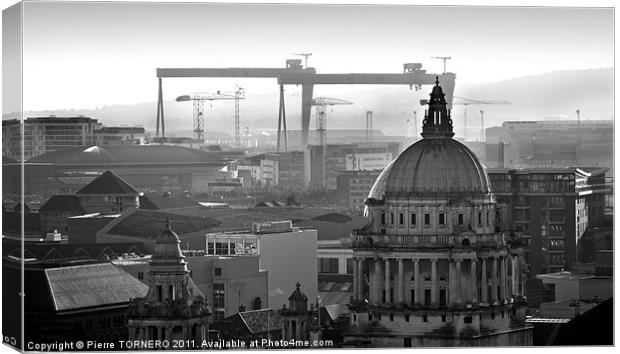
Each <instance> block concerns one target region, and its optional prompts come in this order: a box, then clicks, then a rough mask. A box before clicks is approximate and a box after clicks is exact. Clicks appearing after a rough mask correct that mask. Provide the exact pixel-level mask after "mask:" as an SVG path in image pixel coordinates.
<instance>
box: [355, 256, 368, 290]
mask: <svg viewBox="0 0 620 354" xmlns="http://www.w3.org/2000/svg"><path fill="white" fill-rule="evenodd" d="M356 266H357V291H358V295H357V299H358V300H364V285H366V284H365V283H366V282H365V281H364V259H358V260H357V264H356Z"/></svg>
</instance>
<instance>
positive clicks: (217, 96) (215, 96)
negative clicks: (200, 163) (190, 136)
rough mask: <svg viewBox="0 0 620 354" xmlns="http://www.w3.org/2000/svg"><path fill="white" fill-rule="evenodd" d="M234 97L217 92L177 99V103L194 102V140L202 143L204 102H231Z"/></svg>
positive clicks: (184, 96)
mask: <svg viewBox="0 0 620 354" xmlns="http://www.w3.org/2000/svg"><path fill="white" fill-rule="evenodd" d="M233 99H235V97H234V96H231V95H226V94H221V93H220V92H219V91H218V92H217V93H207V92H196V93H193V94H191V95H182V96H179V97H177V99H176V101H177V102H186V101H193V102H194V113H193V123H194V124H193V125H194V140H195V141H196V142H198V143H204V121H205V114H204V107H205V101H215V100H233Z"/></svg>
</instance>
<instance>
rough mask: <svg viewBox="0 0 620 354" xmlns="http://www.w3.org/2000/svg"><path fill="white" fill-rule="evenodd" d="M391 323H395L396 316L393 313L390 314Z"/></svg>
mask: <svg viewBox="0 0 620 354" xmlns="http://www.w3.org/2000/svg"><path fill="white" fill-rule="evenodd" d="M390 321H392V322H393V321H394V314H393V313H391V314H390Z"/></svg>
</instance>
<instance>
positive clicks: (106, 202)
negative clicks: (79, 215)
mask: <svg viewBox="0 0 620 354" xmlns="http://www.w3.org/2000/svg"><path fill="white" fill-rule="evenodd" d="M79 198H80V204H82V206H83V207H84V209H86V211H87V212H88V213H122V212H124V211H126V210H127V209H130V208H137V207H138V206H139V205H140V202H139V198H138V196H137V195H135V196H134V195H130V196H129V195H113V194H109V195H80V196H79Z"/></svg>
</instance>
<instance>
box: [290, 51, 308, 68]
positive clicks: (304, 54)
mask: <svg viewBox="0 0 620 354" xmlns="http://www.w3.org/2000/svg"><path fill="white" fill-rule="evenodd" d="M291 55H297V56H300V57H304V69H307V68H308V57H311V56H312V53H291Z"/></svg>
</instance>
